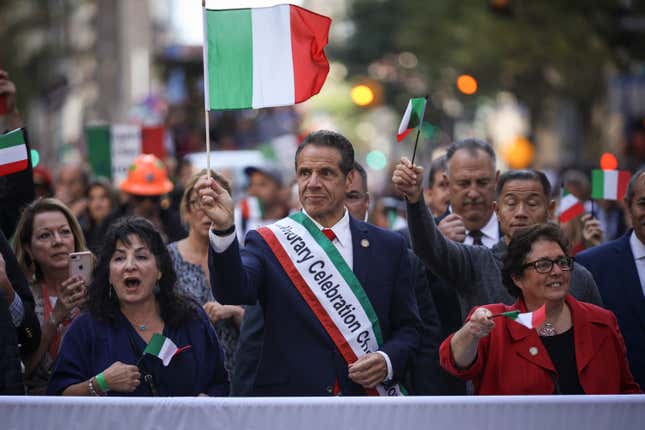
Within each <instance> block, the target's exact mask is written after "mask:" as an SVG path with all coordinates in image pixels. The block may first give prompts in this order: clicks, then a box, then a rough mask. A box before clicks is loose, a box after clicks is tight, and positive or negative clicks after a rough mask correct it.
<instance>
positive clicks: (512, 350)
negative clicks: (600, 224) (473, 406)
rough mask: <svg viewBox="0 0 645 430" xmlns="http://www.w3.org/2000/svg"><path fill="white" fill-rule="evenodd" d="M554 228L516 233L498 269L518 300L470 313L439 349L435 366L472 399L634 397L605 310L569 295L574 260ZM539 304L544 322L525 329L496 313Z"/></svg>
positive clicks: (635, 390)
mask: <svg viewBox="0 0 645 430" xmlns="http://www.w3.org/2000/svg"><path fill="white" fill-rule="evenodd" d="M566 249H567V243H566V239H565V238H564V236H563V235H562V232H561V231H560V229H559V228H558V227H557V226H556V225H553V224H539V225H536V226H533V227H530V228H527V229H524V230H521V231H519V232H517V233H516V234H515V235H514V236H513V239H512V240H511V242H510V243H509V245H508V252H507V253H506V257H505V258H504V267H503V269H502V275H503V281H504V284H505V286H506V288H507V289H508V290H509V292H510V293H511V294H513V295H514V296H515V297H518V300H517V302H516V303H515V304H514V305H513V306H506V305H504V304H494V305H486V306H483V307H480V308H476V309H474V310H473V311H471V313H470V315H469V316H468V319H467V321H466V323H465V324H464V326H463V327H462V328H461V329H460V330H459V331H457V332H456V333H454V334H453V335H451V336H450V337H448V339H446V340H445V341H444V342H443V343H442V345H441V349H440V360H441V365H442V366H443V367H444V368H445V369H446V370H447V371H448V372H450V373H452V374H453V375H456V376H458V377H461V378H462V379H465V380H472V381H473V384H474V386H475V393H476V394H489V395H503V394H618V393H625V394H627V393H641V390H640V388H639V386H638V384H636V383H635V382H634V379H633V378H632V375H631V373H630V371H629V367H628V364H627V359H626V355H625V343H624V341H623V337H622V335H621V334H620V330H619V329H618V324H617V322H616V317H615V316H614V314H613V313H611V312H610V311H608V310H605V309H602V308H600V307H598V306H595V305H592V304H589V303H584V302H579V301H577V300H575V299H574V298H573V297H572V296H570V295H568V290H569V276H570V271H571V270H572V269H573V258H571V257H569V256H568V255H567V252H566ZM544 304H545V305H546V306H545V308H546V321H545V322H544V324H542V325H541V326H539V327H537V329H529V328H527V327H525V326H523V325H521V324H519V323H517V322H516V321H514V320H512V319H509V318H493V315H496V314H500V313H502V312H507V311H512V310H519V311H520V312H532V311H535V310H537V309H539V308H540V307H541V306H542V305H544Z"/></svg>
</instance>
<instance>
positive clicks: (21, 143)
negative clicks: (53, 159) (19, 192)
mask: <svg viewBox="0 0 645 430" xmlns="http://www.w3.org/2000/svg"><path fill="white" fill-rule="evenodd" d="M27 167H29V152H28V151H27V142H26V140H25V133H24V131H23V130H22V129H21V128H18V129H16V130H13V131H10V132H9V133H6V134H3V135H2V136H0V176H5V175H11V174H12V173H16V172H20V171H22V170H25V169H26V168H27Z"/></svg>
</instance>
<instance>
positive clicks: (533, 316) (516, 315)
mask: <svg viewBox="0 0 645 430" xmlns="http://www.w3.org/2000/svg"><path fill="white" fill-rule="evenodd" d="M493 317H506V318H510V319H512V320H514V321H515V322H517V323H519V324H522V325H523V326H524V327H527V328H529V329H534V328H536V327H539V326H541V325H542V324H544V321H546V305H542V306H540V308H539V309H537V310H535V311H533V312H525V313H520V311H509V312H503V313H501V314H497V315H493Z"/></svg>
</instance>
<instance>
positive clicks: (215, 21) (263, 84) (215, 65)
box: [204, 5, 331, 110]
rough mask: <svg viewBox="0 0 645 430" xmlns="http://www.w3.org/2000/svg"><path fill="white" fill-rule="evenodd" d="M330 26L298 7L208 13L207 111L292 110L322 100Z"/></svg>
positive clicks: (205, 35) (206, 38)
mask: <svg viewBox="0 0 645 430" xmlns="http://www.w3.org/2000/svg"><path fill="white" fill-rule="evenodd" d="M330 25H331V19H329V18H327V17H326V16H322V15H318V14H316V13H313V12H310V11H308V10H306V9H303V8H301V7H298V6H293V5H278V6H273V7H265V8H254V9H226V10H210V9H204V99H205V103H206V109H207V110H213V109H248V108H261V107H269V106H286V105H292V104H294V103H299V102H302V101H305V100H307V99H308V98H310V97H311V96H313V95H315V94H318V92H319V91H320V89H321V88H322V86H323V84H324V82H325V79H326V78H327V73H328V72H329V62H328V61H327V57H326V56H325V51H324V48H325V46H326V45H327V38H328V33H329V27H330Z"/></svg>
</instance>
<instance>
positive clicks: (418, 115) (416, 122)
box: [396, 97, 428, 142]
mask: <svg viewBox="0 0 645 430" xmlns="http://www.w3.org/2000/svg"><path fill="white" fill-rule="evenodd" d="M427 102H428V100H427V99H426V98H425V97H416V98H411V99H410V100H409V101H408V105H407V107H406V108H405V113H404V114H403V118H401V124H399V131H398V132H397V134H396V140H397V141H398V142H400V141H402V140H403V139H405V136H407V135H408V134H410V132H411V131H412V130H414V129H415V128H417V127H421V124H422V123H423V116H424V115H425V112H426V103H427Z"/></svg>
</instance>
